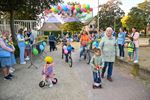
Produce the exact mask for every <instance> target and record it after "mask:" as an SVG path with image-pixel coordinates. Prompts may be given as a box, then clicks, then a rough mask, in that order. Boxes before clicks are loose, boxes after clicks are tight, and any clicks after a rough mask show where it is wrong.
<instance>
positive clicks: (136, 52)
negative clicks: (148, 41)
mask: <svg viewBox="0 0 150 100" xmlns="http://www.w3.org/2000/svg"><path fill="white" fill-rule="evenodd" d="M138 53H139V48H135V51H134V60H136V61H138V60H139V57H138Z"/></svg>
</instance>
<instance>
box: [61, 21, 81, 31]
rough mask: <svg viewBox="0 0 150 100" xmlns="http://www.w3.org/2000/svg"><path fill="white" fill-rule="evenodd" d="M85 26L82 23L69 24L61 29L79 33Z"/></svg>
mask: <svg viewBox="0 0 150 100" xmlns="http://www.w3.org/2000/svg"><path fill="white" fill-rule="evenodd" d="M82 27H83V24H82V23H81V22H67V23H64V24H63V25H62V26H61V29H63V30H64V31H69V32H72V33H74V32H79V31H81V29H82Z"/></svg>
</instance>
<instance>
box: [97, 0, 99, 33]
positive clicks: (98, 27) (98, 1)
mask: <svg viewBox="0 0 150 100" xmlns="http://www.w3.org/2000/svg"><path fill="white" fill-rule="evenodd" d="M97 14H98V18H97V20H98V21H97V27H98V31H99V0H98V13H97Z"/></svg>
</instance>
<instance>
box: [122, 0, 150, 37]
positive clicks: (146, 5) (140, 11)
mask: <svg viewBox="0 0 150 100" xmlns="http://www.w3.org/2000/svg"><path fill="white" fill-rule="evenodd" d="M149 15H150V1H149V2H148V1H147V0H145V1H144V2H142V3H139V4H138V6H137V7H133V8H131V9H130V12H129V13H128V19H126V25H127V27H128V28H129V29H131V28H132V27H137V29H138V30H139V31H140V30H143V29H144V30H145V35H146V27H147V25H148V18H149ZM122 24H123V23H122Z"/></svg>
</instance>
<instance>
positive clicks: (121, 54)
mask: <svg viewBox="0 0 150 100" xmlns="http://www.w3.org/2000/svg"><path fill="white" fill-rule="evenodd" d="M118 46H119V54H120V57H124V45H121V44H118Z"/></svg>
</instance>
